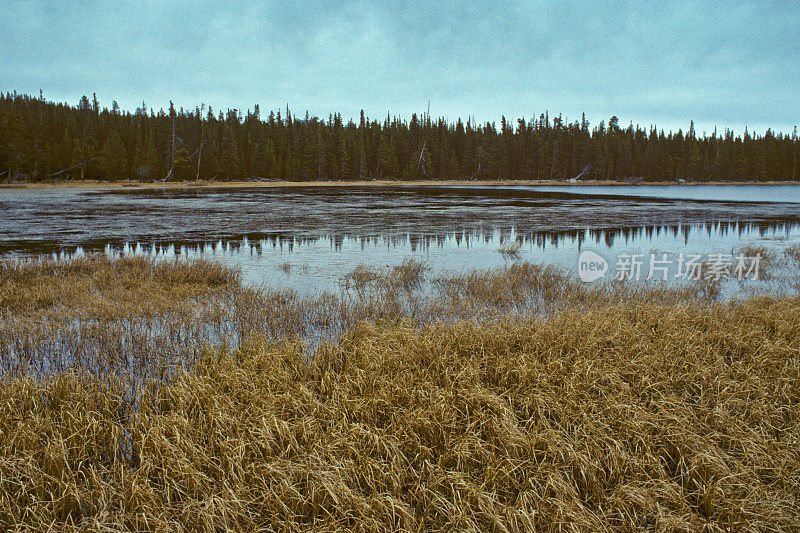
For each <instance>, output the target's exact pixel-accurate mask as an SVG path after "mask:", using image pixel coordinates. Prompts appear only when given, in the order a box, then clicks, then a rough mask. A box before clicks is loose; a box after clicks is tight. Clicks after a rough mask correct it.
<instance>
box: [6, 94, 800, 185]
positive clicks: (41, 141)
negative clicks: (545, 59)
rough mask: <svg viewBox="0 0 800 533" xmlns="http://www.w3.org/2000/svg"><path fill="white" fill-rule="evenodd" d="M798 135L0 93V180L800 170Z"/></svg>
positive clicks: (560, 176) (651, 175)
mask: <svg viewBox="0 0 800 533" xmlns="http://www.w3.org/2000/svg"><path fill="white" fill-rule="evenodd" d="M799 149H800V143H799V142H798V137H797V128H796V127H795V129H794V131H793V132H792V134H791V135H790V134H785V133H775V132H773V131H771V130H769V129H768V130H767V131H766V132H765V133H764V134H763V135H756V134H754V133H750V132H748V131H747V129H745V131H744V133H743V135H738V136H735V135H734V134H733V132H732V131H730V130H725V131H724V132H723V133H721V134H718V133H717V131H716V130H715V131H714V132H713V133H712V134H711V135H710V136H709V135H705V134H704V135H702V136H700V135H698V134H697V132H696V131H695V129H694V124H693V123H692V124H691V125H690V127H689V128H688V130H687V131H685V132H684V131H682V130H678V131H677V132H672V131H670V132H666V133H665V132H664V131H663V130H659V129H657V128H656V127H654V126H651V127H650V128H641V127H639V126H638V125H637V126H634V125H633V124H629V125H628V126H627V127H623V126H621V125H620V124H619V120H618V119H617V117H611V118H610V119H609V121H608V123H605V121H601V122H600V123H599V124H596V125H594V126H591V125H590V124H589V122H588V121H587V120H586V118H585V116H582V117H581V120H580V121H574V122H567V121H565V120H564V119H563V118H562V117H561V115H559V116H553V117H551V116H549V114H548V113H543V114H540V115H539V116H538V117H534V118H530V119H525V118H519V119H517V120H516V121H510V120H507V119H506V118H505V117H502V118H501V120H500V124H499V125H498V124H496V123H494V122H487V123H485V124H479V123H476V122H475V121H474V120H472V119H469V120H467V121H466V122H463V121H462V120H461V119H458V120H457V121H456V122H451V121H448V120H446V119H444V118H438V119H435V120H434V119H432V118H431V116H430V114H429V113H422V114H420V115H417V114H413V115H412V116H411V118H410V120H408V119H401V118H400V117H396V116H395V117H392V116H389V115H387V116H386V117H385V118H384V119H382V120H376V119H371V118H368V117H367V116H365V114H364V112H363V111H362V112H361V115H360V118H359V120H358V122H355V121H353V120H348V122H347V123H345V122H344V121H343V119H342V116H341V114H331V115H329V116H328V117H327V118H319V117H316V116H309V114H308V112H306V114H305V116H303V117H298V116H296V115H293V114H292V113H291V112H290V110H289V109H288V108H287V109H285V110H283V112H281V110H275V111H270V112H269V115H267V116H262V114H261V110H260V108H259V106H257V105H256V106H255V107H254V109H253V110H252V111H251V110H247V112H246V113H244V114H242V113H241V112H240V111H239V110H236V109H228V110H227V111H225V112H222V111H219V112H215V111H214V110H212V109H211V108H210V107H208V108H207V107H206V106H200V107H197V108H195V109H194V110H188V111H187V110H184V109H182V108H181V109H175V107H174V106H173V105H172V103H170V107H169V109H168V110H166V111H165V110H163V109H161V110H159V111H158V112H156V111H154V110H153V109H152V108H151V109H149V110H148V108H147V106H146V105H145V104H144V103H142V106H141V107H139V108H137V109H136V110H135V111H134V112H130V111H122V110H121V109H120V106H119V105H118V104H117V103H116V102H113V103H112V105H111V107H110V108H107V107H103V108H101V106H100V103H99V102H98V100H97V97H96V96H94V97H93V98H92V99H89V98H88V97H87V96H84V97H82V98H81V99H80V101H79V102H78V103H77V105H75V106H72V105H69V104H66V103H55V102H50V101H47V100H45V99H44V98H43V97H42V95H41V94H40V95H39V97H34V96H30V95H25V94H17V93H16V92H14V93H5V94H3V93H0V181H42V180H56V179H65V180H69V179H73V180H74V179H92V180H108V181H119V180H131V179H135V180H143V181H152V180H176V181H180V180H194V179H201V180H219V181H234V180H258V179H277V180H294V181H306V180H330V179H344V180H358V179H373V178H386V179H406V180H420V179H433V180H436V179H481V180H491V179H504V180H528V179H554V180H564V179H570V178H574V177H576V176H578V177H580V178H581V179H607V180H641V179H644V180H647V181H672V180H678V179H683V180H687V181H712V180H734V181H768V180H781V181H783V180H795V179H797V178H798V168H797V166H798V152H799Z"/></svg>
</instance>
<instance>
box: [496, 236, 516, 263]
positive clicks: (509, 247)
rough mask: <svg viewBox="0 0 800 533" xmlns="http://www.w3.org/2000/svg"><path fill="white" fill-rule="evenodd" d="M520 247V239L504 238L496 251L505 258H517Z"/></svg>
mask: <svg viewBox="0 0 800 533" xmlns="http://www.w3.org/2000/svg"><path fill="white" fill-rule="evenodd" d="M521 249H522V241H519V240H516V239H515V240H510V239H509V240H506V241H505V242H504V243H503V244H501V245H500V249H498V250H497V251H498V252H499V253H500V255H502V256H503V257H505V258H508V259H519V257H520V250H521Z"/></svg>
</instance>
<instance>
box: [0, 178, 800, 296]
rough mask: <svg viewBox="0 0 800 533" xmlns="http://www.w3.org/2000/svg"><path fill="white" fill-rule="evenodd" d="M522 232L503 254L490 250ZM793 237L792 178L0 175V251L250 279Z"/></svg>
mask: <svg viewBox="0 0 800 533" xmlns="http://www.w3.org/2000/svg"><path fill="white" fill-rule="evenodd" d="M508 241H518V242H519V243H520V248H519V252H518V253H517V254H516V255H514V256H508V255H503V254H501V253H499V252H498V250H499V249H500V247H501V246H502V245H503V244H504V243H507V242H508ZM798 242H800V186H674V187H672V186H666V187H647V186H631V187H593V186H574V187H474V186H468V185H465V186H453V187H362V188H335V187H306V188H269V189H267V188H253V189H228V190H226V189H213V190H209V189H172V190H166V191H165V190H161V191H159V190H145V189H123V190H99V189H98V190H92V189H41V190H26V189H0V257H31V256H41V255H52V254H56V255H59V254H61V255H72V254H75V253H78V254H81V253H87V252H105V253H111V254H116V253H142V254H156V255H159V256H170V257H171V256H175V255H177V256H179V257H206V258H214V259H217V260H221V261H224V262H227V263H230V264H235V265H239V266H241V267H242V270H243V272H244V274H245V278H246V279H247V280H248V281H250V282H252V283H256V284H267V285H271V286H275V287H289V288H294V289H296V290H298V291H300V292H301V293H314V292H318V291H322V290H336V289H337V288H338V286H339V281H340V280H341V278H342V277H343V276H344V275H345V274H346V273H347V272H348V271H350V270H351V269H352V268H353V267H354V266H356V265H358V264H361V263H364V264H368V265H374V266H378V267H384V266H393V265H396V264H399V263H401V262H402V261H403V260H404V259H406V258H408V257H413V258H416V259H419V260H424V261H426V262H427V263H428V265H429V266H430V267H431V269H432V270H433V271H447V272H452V271H461V270H466V269H471V268H488V267H493V266H498V265H503V264H505V263H507V262H509V261H516V260H528V261H536V262H547V263H558V264H561V265H564V266H566V267H568V268H575V269H577V258H578V255H579V253H580V252H581V251H582V250H586V249H590V250H593V251H596V252H598V253H599V254H600V255H602V256H604V257H606V258H607V259H608V261H609V262H610V263H611V264H612V266H613V264H614V262H615V260H616V259H617V258H618V257H619V256H620V255H622V254H642V255H643V256H645V258H644V259H645V262H646V260H647V257H646V256H648V255H649V254H655V253H657V254H659V256H662V254H664V253H666V254H668V255H669V256H670V257H673V256H677V255H678V254H680V253H685V254H703V255H704V256H707V255H708V254H714V253H722V254H730V253H731V252H732V251H735V250H738V249H740V248H741V247H743V246H764V247H766V248H768V249H773V250H776V251H777V252H778V253H779V254H782V251H783V249H785V248H786V247H788V246H790V245H792V244H795V243H798Z"/></svg>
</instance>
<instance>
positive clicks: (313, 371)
mask: <svg viewBox="0 0 800 533" xmlns="http://www.w3.org/2000/svg"><path fill="white" fill-rule="evenodd" d="M798 328H800V302H798V300H796V299H789V298H786V299H781V300H769V299H763V300H758V301H751V302H745V303H739V304H734V305H724V304H713V305H711V306H695V305H690V306H664V305H644V306H641V307H638V308H636V309H631V308H630V307H629V306H610V307H608V308H605V309H591V310H574V311H565V312H564V313H559V314H557V315H549V316H547V317H538V318H537V317H530V318H526V319H520V318H519V317H514V318H513V319H508V320H500V321H498V322H495V323H493V324H476V323H474V322H470V321H456V322H448V323H438V324H434V325H431V326H429V327H425V328H423V329H420V328H417V327H414V326H413V325H412V324H410V323H407V322H401V323H398V324H396V325H393V326H387V327H380V326H374V325H366V324H365V325H362V326H359V327H357V328H354V329H353V330H351V331H349V332H348V333H347V334H346V335H345V336H344V337H342V338H341V339H340V340H339V341H338V342H337V343H335V344H325V345H324V346H323V347H321V348H320V350H319V351H318V352H317V356H316V357H315V358H314V359H313V361H311V360H309V359H308V357H307V354H306V353H305V352H304V350H303V348H302V346H300V345H299V344H297V343H271V342H268V341H265V340H258V339H255V340H252V341H250V342H248V343H246V344H244V345H242V346H241V347H240V348H239V349H238V350H236V351H234V352H224V351H212V350H207V351H204V353H203V357H202V358H200V359H199V361H198V364H196V365H195V367H194V368H193V369H191V370H189V371H186V372H183V373H182V374H181V375H180V377H179V378H178V379H176V380H175V382H174V383H172V384H169V385H163V386H161V387H159V388H150V389H148V390H146V391H144V392H143V393H142V397H141V399H140V402H139V405H138V408H134V407H133V406H132V405H131V404H130V403H128V402H126V401H125V392H124V386H122V385H121V384H120V383H118V382H117V381H115V380H109V379H102V380H101V379H98V378H95V377H91V376H87V375H85V374H78V373H67V374H62V375H59V376H53V377H50V378H48V379H46V380H36V379H33V378H31V377H29V376H17V377H14V378H7V379H5V380H4V382H3V387H2V388H0V527H3V528H4V529H14V528H18V529H32V530H40V529H46V528H48V527H50V528H53V529H58V530H63V529H79V528H81V529H87V530H119V529H127V530H153V531H156V530H159V531H160V530H192V531H219V530H225V529H229V530H265V531H287V530H288V531H332V530H361V531H385V530H402V531H444V530H448V531H450V530H458V531H466V530H472V531H533V530H544V531H547V530H574V531H590V530H592V531H594V530H602V529H620V530H629V531H635V530H642V529H645V530H658V531H666V530H669V531H675V530H685V531H694V530H700V529H704V528H705V529H706V530H710V531H715V530H718V531H724V530H733V531H745V530H751V531H765V530H786V531H788V530H791V529H792V528H794V527H796V525H797V524H798V523H800V522H799V521H800V506H798V498H799V497H800V460H799V459H798V454H797V439H798V437H799V436H800V366H799V365H798V356H800V337H798V336H797V334H796V332H797V331H798Z"/></svg>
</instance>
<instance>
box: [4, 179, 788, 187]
mask: <svg viewBox="0 0 800 533" xmlns="http://www.w3.org/2000/svg"><path fill="white" fill-rule="evenodd" d="M442 185H444V186H452V185H464V186H480V187H485V186H492V185H494V186H513V185H517V186H520V185H521V186H545V185H546V186H561V187H574V186H579V185H595V186H604V187H610V186H640V185H652V186H662V187H664V186H685V187H692V186H704V185H717V186H720V185H731V186H735V185H800V181H761V182H747V181H707V182H702V183H700V182H687V183H680V182H676V181H642V182H639V183H625V182H622V181H612V180H595V181H592V180H585V181H584V180H582V181H577V182H575V181H557V180H475V181H468V180H420V181H409V180H387V179H376V180H356V181H345V180H323V181H203V180H201V181H170V182H137V181H114V182H109V181H93V180H83V181H80V180H75V181H55V182H39V183H27V182H19V183H0V188H6V189H44V188H91V189H133V188H136V189H185V188H206V189H249V188H277V187H343V188H347V187H390V186H400V187H414V186H416V187H423V186H425V187H431V186H442Z"/></svg>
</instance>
